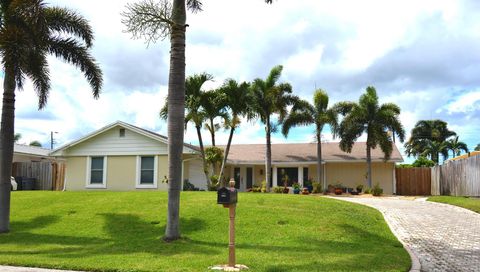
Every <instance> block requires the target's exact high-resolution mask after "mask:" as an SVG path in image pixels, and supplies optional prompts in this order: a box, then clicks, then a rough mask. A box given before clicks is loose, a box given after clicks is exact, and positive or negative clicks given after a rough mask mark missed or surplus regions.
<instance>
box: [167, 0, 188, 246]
mask: <svg viewBox="0 0 480 272" xmlns="http://www.w3.org/2000/svg"><path fill="white" fill-rule="evenodd" d="M186 17H187V15H186V11H185V0H174V1H173V11H172V21H173V23H174V24H173V25H172V26H171V34H170V72H169V77H168V101H167V103H168V211H167V226H166V229H165V236H164V238H163V239H164V240H165V241H174V240H177V239H179V238H180V190H181V185H182V181H181V178H182V170H183V169H182V153H183V131H184V120H185V28H186V25H185V22H186Z"/></svg>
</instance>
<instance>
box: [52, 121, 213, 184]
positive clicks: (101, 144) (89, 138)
mask: <svg viewBox="0 0 480 272" xmlns="http://www.w3.org/2000/svg"><path fill="white" fill-rule="evenodd" d="M167 143H168V141H167V138H166V137H165V136H162V135H160V134H157V133H154V132H152V131H148V130H145V129H142V128H139V127H136V126H133V125H130V124H127V123H124V122H121V121H117V122H115V123H113V124H110V125H108V126H106V127H103V128H101V129H99V130H97V131H95V132H93V133H91V134H88V135H86V136H84V137H82V138H80V139H78V140H76V141H74V142H72V143H70V144H67V145H65V146H62V147H60V148H58V149H56V150H54V151H53V152H52V153H51V156H55V157H61V158H64V159H65V160H66V163H67V169H66V173H65V190H67V191H79V190H112V191H130V190H136V189H138V190H167V186H168V185H167V184H166V183H165V181H166V177H167V176H168V157H167V154H168V148H167ZM198 154H199V150H198V148H197V147H195V146H192V145H188V144H184V148H183V178H182V180H184V179H188V180H190V181H191V182H192V183H194V185H195V186H196V187H200V188H205V187H206V181H205V177H204V174H203V171H202V163H201V160H200V158H199V156H198Z"/></svg>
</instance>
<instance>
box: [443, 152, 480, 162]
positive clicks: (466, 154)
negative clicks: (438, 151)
mask: <svg viewBox="0 0 480 272" xmlns="http://www.w3.org/2000/svg"><path fill="white" fill-rule="evenodd" d="M478 155H480V151H471V152H468V153H465V154H463V155H460V156H457V157H455V158H451V159H448V160H447V162H448V161H456V160H460V159H465V158H469V157H473V156H478Z"/></svg>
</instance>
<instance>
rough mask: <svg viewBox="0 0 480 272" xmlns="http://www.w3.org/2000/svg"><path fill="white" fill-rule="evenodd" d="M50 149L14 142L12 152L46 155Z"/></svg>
mask: <svg viewBox="0 0 480 272" xmlns="http://www.w3.org/2000/svg"><path fill="white" fill-rule="evenodd" d="M50 151H51V150H50V149H45V148H42V147H38V146H30V145H23V144H14V146H13V152H14V153H17V154H23V155H30V156H38V157H48V154H49V153H50Z"/></svg>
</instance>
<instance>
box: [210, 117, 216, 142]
mask: <svg viewBox="0 0 480 272" xmlns="http://www.w3.org/2000/svg"><path fill="white" fill-rule="evenodd" d="M210 129H211V130H210V134H211V135H212V146H215V127H214V126H213V119H212V118H210Z"/></svg>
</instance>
